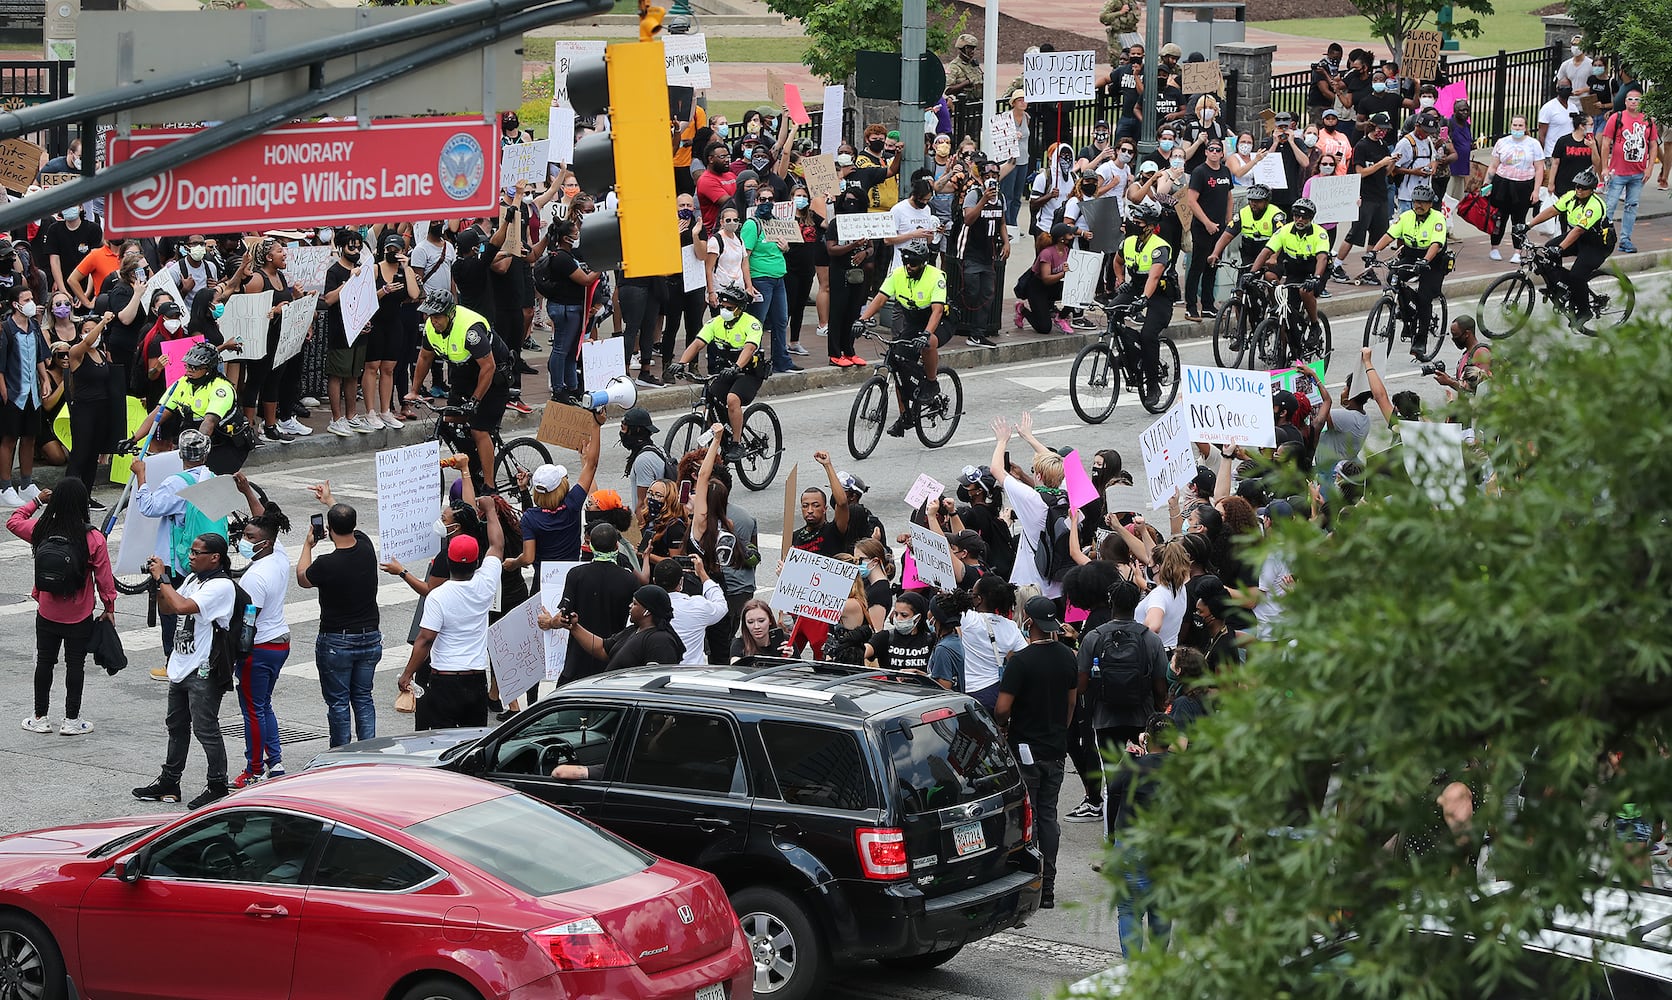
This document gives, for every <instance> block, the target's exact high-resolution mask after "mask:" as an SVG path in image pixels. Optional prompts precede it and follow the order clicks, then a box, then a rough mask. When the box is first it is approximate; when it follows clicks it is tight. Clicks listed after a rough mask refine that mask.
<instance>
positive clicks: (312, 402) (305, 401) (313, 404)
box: [302, 396, 321, 410]
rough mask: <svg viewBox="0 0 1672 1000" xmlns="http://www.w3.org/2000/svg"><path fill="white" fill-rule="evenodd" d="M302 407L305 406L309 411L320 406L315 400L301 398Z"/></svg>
mask: <svg viewBox="0 0 1672 1000" xmlns="http://www.w3.org/2000/svg"><path fill="white" fill-rule="evenodd" d="M302 405H303V406H306V407H307V408H308V409H310V410H311V409H313V408H314V407H316V406H319V405H321V404H320V402H319V400H317V399H315V398H314V397H312V396H303V397H302Z"/></svg>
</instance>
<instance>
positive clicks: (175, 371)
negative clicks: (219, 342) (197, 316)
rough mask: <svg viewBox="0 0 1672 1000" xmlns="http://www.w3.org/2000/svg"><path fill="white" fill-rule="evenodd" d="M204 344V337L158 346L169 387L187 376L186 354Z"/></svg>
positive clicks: (186, 338) (168, 341)
mask: <svg viewBox="0 0 1672 1000" xmlns="http://www.w3.org/2000/svg"><path fill="white" fill-rule="evenodd" d="M201 343H203V336H202V334H199V335H198V336H196V337H181V338H179V339H178V340H165V341H163V342H162V343H161V344H160V345H158V346H159V347H160V348H161V350H162V352H163V358H164V359H165V361H164V362H163V378H164V380H166V381H167V382H168V384H169V385H173V384H174V383H176V382H178V381H180V379H181V378H183V377H184V376H185V374H186V352H187V351H189V350H191V349H192V348H193V347H196V346H197V345H198V344H201Z"/></svg>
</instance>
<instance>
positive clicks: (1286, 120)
mask: <svg viewBox="0 0 1672 1000" xmlns="http://www.w3.org/2000/svg"><path fill="white" fill-rule="evenodd" d="M1272 123H1273V124H1275V125H1283V124H1289V125H1293V124H1294V123H1295V116H1294V115H1292V114H1290V113H1289V112H1287V111H1279V112H1278V113H1277V116H1276V117H1275V118H1273V119H1272Z"/></svg>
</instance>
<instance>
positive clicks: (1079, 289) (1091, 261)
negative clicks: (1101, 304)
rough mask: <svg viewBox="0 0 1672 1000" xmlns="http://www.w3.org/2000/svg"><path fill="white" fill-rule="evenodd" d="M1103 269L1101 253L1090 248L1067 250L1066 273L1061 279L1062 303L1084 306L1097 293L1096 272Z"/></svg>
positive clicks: (1090, 302) (1087, 304)
mask: <svg viewBox="0 0 1672 1000" xmlns="http://www.w3.org/2000/svg"><path fill="white" fill-rule="evenodd" d="M1102 269H1103V255H1102V254H1100V253H1096V252H1094V251H1091V250H1080V249H1077V248H1076V249H1071V250H1069V251H1068V274H1067V275H1065V276H1064V277H1063V279H1062V304H1063V305H1065V306H1075V307H1081V308H1083V307H1085V306H1089V305H1091V304H1092V297H1093V296H1095V295H1096V294H1097V273H1098V272H1099V271H1101V270H1102Z"/></svg>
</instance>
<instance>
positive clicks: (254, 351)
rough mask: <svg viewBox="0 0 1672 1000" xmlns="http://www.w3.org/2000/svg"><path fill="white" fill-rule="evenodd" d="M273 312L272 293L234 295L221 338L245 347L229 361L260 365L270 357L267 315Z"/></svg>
mask: <svg viewBox="0 0 1672 1000" xmlns="http://www.w3.org/2000/svg"><path fill="white" fill-rule="evenodd" d="M272 308H273V290H272V289H271V288H269V289H268V290H267V291H265V292H258V293H256V294H254V295H248V294H243V295H234V296H232V297H231V298H229V299H227V300H226V312H224V313H222V314H221V338H222V339H223V340H236V341H238V343H239V344H240V345H242V346H241V347H240V348H239V350H238V354H237V355H236V356H234V355H231V354H228V355H224V357H225V359H226V360H227V361H260V360H261V359H262V358H265V357H266V356H267V311H268V310H269V309H272Z"/></svg>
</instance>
